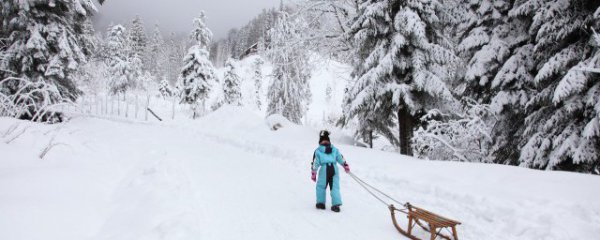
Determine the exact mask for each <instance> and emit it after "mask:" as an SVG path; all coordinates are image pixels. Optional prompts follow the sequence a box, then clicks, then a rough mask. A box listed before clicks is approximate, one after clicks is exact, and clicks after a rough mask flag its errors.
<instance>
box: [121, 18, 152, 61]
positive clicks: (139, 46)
mask: <svg viewBox="0 0 600 240" xmlns="http://www.w3.org/2000/svg"><path fill="white" fill-rule="evenodd" d="M127 33H128V34H127V37H128V38H129V42H130V44H131V51H132V54H135V55H137V57H138V58H140V59H141V60H142V63H143V64H144V66H145V67H144V68H145V69H144V70H146V68H147V67H148V66H149V65H147V63H148V62H149V60H150V58H149V55H148V54H147V52H148V51H147V50H148V49H147V47H148V36H147V35H146V30H145V29H144V23H143V22H142V18H141V17H140V16H139V15H136V16H135V17H134V18H133V20H131V24H130V26H129V31H128V32H127ZM148 70H150V69H148Z"/></svg>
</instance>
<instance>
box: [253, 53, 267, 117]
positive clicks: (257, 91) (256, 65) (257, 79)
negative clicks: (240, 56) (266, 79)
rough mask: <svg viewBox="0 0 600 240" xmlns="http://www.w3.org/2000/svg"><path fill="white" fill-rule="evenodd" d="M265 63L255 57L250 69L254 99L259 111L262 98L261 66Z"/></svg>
mask: <svg viewBox="0 0 600 240" xmlns="http://www.w3.org/2000/svg"><path fill="white" fill-rule="evenodd" d="M264 63H265V62H264V61H263V60H262V59H261V58H260V57H257V58H256V59H255V60H254V62H253V63H252V69H253V70H254V75H252V79H253V80H254V98H255V103H256V108H257V109H258V110H261V107H262V102H261V100H260V97H261V96H262V82H263V73H262V66H263V64H264Z"/></svg>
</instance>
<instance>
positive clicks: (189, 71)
mask: <svg viewBox="0 0 600 240" xmlns="http://www.w3.org/2000/svg"><path fill="white" fill-rule="evenodd" d="M194 25H195V26H194V27H195V29H194V30H193V32H192V35H191V38H192V41H194V45H193V46H192V47H190V49H189V50H188V53H187V55H186V56H185V58H184V59H183V61H184V66H183V69H182V70H181V74H180V77H179V79H180V80H179V81H180V82H181V87H182V89H181V91H182V92H181V103H186V104H190V105H191V106H192V110H193V112H194V115H193V117H194V118H195V117H196V115H197V114H198V111H204V110H205V106H206V103H205V101H206V99H207V98H208V94H209V92H210V90H211V81H214V79H215V70H214V67H213V65H212V63H211V62H210V60H209V52H208V47H209V46H210V41H211V39H212V32H211V31H210V29H208V27H207V26H206V23H205V16H204V12H202V13H200V16H199V17H197V18H195V19H194ZM200 105H201V106H200ZM199 108H200V109H199Z"/></svg>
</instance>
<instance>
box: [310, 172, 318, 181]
mask: <svg viewBox="0 0 600 240" xmlns="http://www.w3.org/2000/svg"><path fill="white" fill-rule="evenodd" d="M310 179H311V180H313V182H316V181H317V172H315V171H312V174H311V175H310Z"/></svg>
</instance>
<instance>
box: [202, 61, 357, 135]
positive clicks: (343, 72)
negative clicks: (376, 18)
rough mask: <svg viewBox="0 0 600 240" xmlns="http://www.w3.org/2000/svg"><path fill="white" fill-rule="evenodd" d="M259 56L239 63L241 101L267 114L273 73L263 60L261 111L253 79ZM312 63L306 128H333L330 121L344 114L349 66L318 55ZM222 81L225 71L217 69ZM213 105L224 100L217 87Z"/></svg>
mask: <svg viewBox="0 0 600 240" xmlns="http://www.w3.org/2000/svg"><path fill="white" fill-rule="evenodd" d="M257 58H260V56H258V55H251V56H249V57H247V58H244V59H242V60H240V61H238V62H236V70H237V73H238V75H239V76H240V78H241V90H242V102H243V104H244V106H246V107H247V108H249V109H254V111H256V112H257V113H260V114H263V115H264V114H266V108H267V90H268V88H269V85H270V83H271V80H272V76H271V73H272V71H273V65H272V63H270V62H268V61H267V60H266V59H263V61H265V63H264V64H263V65H262V66H263V67H262V74H263V76H264V78H263V82H262V91H261V92H260V99H261V102H262V105H263V106H262V108H261V109H260V110H258V109H256V107H255V99H256V96H255V95H256V88H255V84H254V80H253V79H252V77H253V74H254V69H253V66H254V62H255V60H256V59H257ZM311 63H312V65H314V67H313V68H312V69H313V71H312V72H311V78H310V79H309V85H310V90H311V93H312V99H311V102H310V103H309V105H308V111H307V113H306V116H305V117H304V119H303V122H304V123H305V125H310V126H318V127H331V126H330V125H331V124H327V121H326V120H327V119H328V118H331V119H333V118H338V117H339V116H341V114H342V100H343V97H344V88H346V84H347V81H348V79H349V78H350V72H351V70H352V69H351V68H350V66H348V65H346V64H343V63H340V62H337V61H334V60H330V59H326V58H323V57H321V56H319V55H318V54H312V57H311ZM217 73H218V75H219V79H223V75H224V74H225V68H220V69H218V70H217ZM328 87H329V88H330V89H331V93H330V95H331V96H330V99H328V98H327V94H326V92H327V88H328ZM213 90H214V91H213V92H212V96H211V100H210V102H211V103H210V104H214V103H215V102H217V101H219V99H220V98H221V97H222V91H223V90H222V86H214V89H213Z"/></svg>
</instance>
